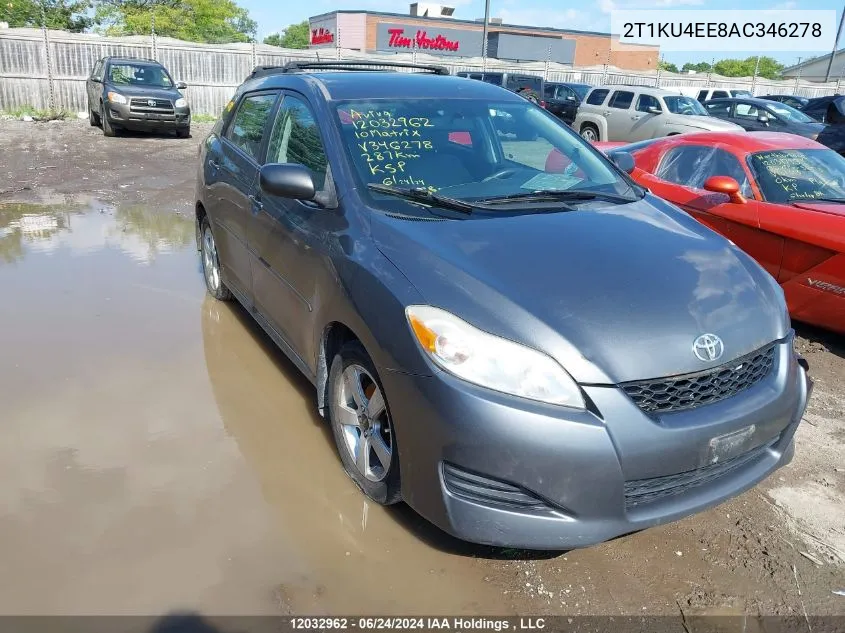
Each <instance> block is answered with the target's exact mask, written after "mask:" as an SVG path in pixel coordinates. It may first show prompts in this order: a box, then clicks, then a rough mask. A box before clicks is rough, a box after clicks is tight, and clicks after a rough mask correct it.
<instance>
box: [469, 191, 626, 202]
mask: <svg viewBox="0 0 845 633" xmlns="http://www.w3.org/2000/svg"><path fill="white" fill-rule="evenodd" d="M586 200H606V201H607V202H618V203H620V204H625V203H628V202H636V200H637V199H636V198H629V197H628V196H621V195H619V194H617V193H605V192H603V191H589V190H588V189H563V190H558V189H541V190H538V191H524V192H520V193H511V194H508V195H504V196H492V197H490V198H481V199H480V200H478V201H477V202H483V203H484V204H507V203H509V202H548V201H552V202H557V201H561V202H580V201H586Z"/></svg>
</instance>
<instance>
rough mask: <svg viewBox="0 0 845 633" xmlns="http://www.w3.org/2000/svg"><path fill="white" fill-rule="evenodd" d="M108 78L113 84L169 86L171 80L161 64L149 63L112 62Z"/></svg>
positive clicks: (171, 82) (170, 85)
mask: <svg viewBox="0 0 845 633" xmlns="http://www.w3.org/2000/svg"><path fill="white" fill-rule="evenodd" d="M109 80H110V81H111V82H112V83H113V84H126V85H130V86H151V87H153V88H170V87H172V86H173V81H172V80H171V79H170V76H169V75H168V74H167V71H166V70H164V68H162V67H161V66H153V65H151V64H112V65H111V68H110V70H109Z"/></svg>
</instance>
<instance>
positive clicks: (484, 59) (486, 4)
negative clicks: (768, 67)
mask: <svg viewBox="0 0 845 633" xmlns="http://www.w3.org/2000/svg"><path fill="white" fill-rule="evenodd" d="M843 15H845V14H843ZM489 23H490V0H484V32H483V34H482V35H481V37H482V40H481V64H482V72H487V25H488V24H489Z"/></svg>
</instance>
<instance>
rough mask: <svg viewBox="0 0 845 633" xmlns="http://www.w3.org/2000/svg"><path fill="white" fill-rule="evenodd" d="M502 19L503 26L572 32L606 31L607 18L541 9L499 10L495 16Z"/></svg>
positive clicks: (590, 14) (568, 11) (588, 12)
mask: <svg viewBox="0 0 845 633" xmlns="http://www.w3.org/2000/svg"><path fill="white" fill-rule="evenodd" d="M495 17H499V18H502V21H503V22H504V23H505V24H518V25H525V26H540V25H542V26H546V27H551V28H555V29H573V30H576V31H577V30H586V31H596V30H607V28H608V26H610V25H609V23H608V20H607V18H605V17H604V16H602V15H597V14H596V13H594V12H591V11H578V10H577V9H566V10H564V11H548V10H543V9H501V10H499V11H496V16H495Z"/></svg>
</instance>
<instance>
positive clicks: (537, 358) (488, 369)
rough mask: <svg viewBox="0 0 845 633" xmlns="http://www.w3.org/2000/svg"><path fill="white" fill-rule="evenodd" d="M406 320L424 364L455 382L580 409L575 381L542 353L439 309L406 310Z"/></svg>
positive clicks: (419, 307)
mask: <svg viewBox="0 0 845 633" xmlns="http://www.w3.org/2000/svg"><path fill="white" fill-rule="evenodd" d="M405 315H406V316H407V318H408V323H409V324H410V326H411V331H412V332H413V333H414V336H415V337H416V339H417V341H419V344H420V346H421V347H422V348H423V350H425V352H426V354H428V356H429V358H431V360H433V361H434V362H435V363H436V364H437V365H438V366H440V367H441V368H443V369H445V370H446V371H448V372H449V373H451V374H454V375H455V376H457V377H458V378H461V379H463V380H466V381H467V382H471V383H474V384H476V385H480V386H482V387H486V388H488V389H494V390H496V391H501V392H503V393H508V394H511V395H514V396H520V397H522V398H528V399H530V400H538V401H540V402H548V403H551V404H557V405H562V406H565V407H573V408H577V409H584V408H585V404H584V398H583V397H582V396H581V390H580V389H579V388H578V385H577V384H576V383H575V381H574V380H573V379H572V378H571V377H570V376H569V374H567V373H566V371H564V369H563V367H561V366H560V365H558V364H557V363H556V362H555V361H554V360H553V359H552V358H550V357H549V356H547V355H545V354H543V353H542V352H538V351H537V350H534V349H531V348H528V347H525V346H524V345H520V344H519V343H514V342H513V341H509V340H507V339H503V338H500V337H498V336H494V335H492V334H488V333H487V332H483V331H481V330H479V329H478V328H476V327H473V326H472V325H470V324H469V323H467V322H466V321H464V320H462V319H459V318H458V317H456V316H455V315H454V314H451V313H450V312H446V311H445V310H441V309H440V308H434V307H431V306H420V305H417V306H409V307H408V308H406V309H405Z"/></svg>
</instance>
